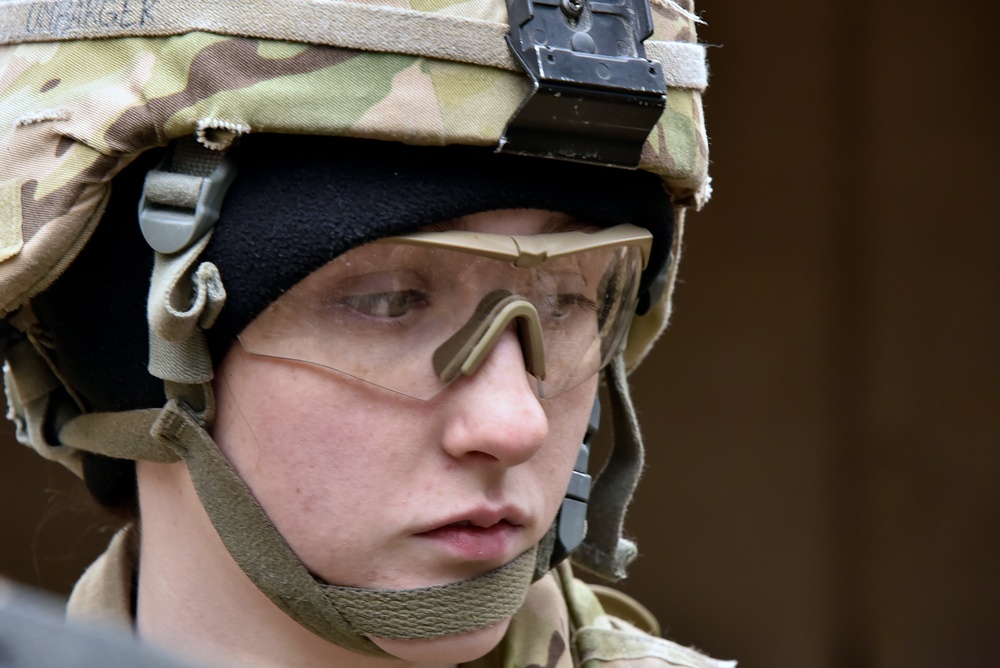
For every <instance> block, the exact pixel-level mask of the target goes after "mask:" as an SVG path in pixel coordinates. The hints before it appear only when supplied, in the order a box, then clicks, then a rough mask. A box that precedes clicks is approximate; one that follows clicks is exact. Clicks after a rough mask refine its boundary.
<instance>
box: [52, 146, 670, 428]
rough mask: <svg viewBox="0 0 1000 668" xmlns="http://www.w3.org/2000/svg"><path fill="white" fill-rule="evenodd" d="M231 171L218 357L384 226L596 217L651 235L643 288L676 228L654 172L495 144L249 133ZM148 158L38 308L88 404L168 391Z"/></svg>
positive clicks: (121, 180) (213, 251) (210, 251)
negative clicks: (155, 373)
mask: <svg viewBox="0 0 1000 668" xmlns="http://www.w3.org/2000/svg"><path fill="white" fill-rule="evenodd" d="M234 157H235V159H236V162H237V169H238V172H237V177H236V180H235V181H234V182H233V185H232V186H231V187H230V189H229V192H228V193H227V194H226V198H225V201H224V204H223V207H222V212H221V215H220V219H219V222H218V223H217V224H216V226H215V231H214V233H213V236H212V239H211V241H210V242H209V244H208V246H207V248H206V249H205V251H204V253H203V254H202V256H201V260H202V261H210V262H213V263H215V265H216V266H217V267H218V268H219V272H220V274H221V277H222V282H223V284H224V285H225V288H226V293H227V298H226V303H225V306H224V308H223V309H222V313H221V314H220V316H219V318H218V320H217V321H216V324H215V325H214V326H213V327H212V329H211V330H209V331H208V340H209V347H210V352H211V354H212V358H213V360H214V361H215V362H216V363H218V362H219V361H221V359H222V357H223V356H224V355H225V353H226V351H227V350H228V349H229V346H230V345H231V344H232V342H233V341H234V340H235V338H236V336H237V335H238V334H239V332H240V331H242V330H243V328H244V327H246V326H247V325H248V324H249V323H250V321H251V320H253V319H254V318H255V317H256V316H257V315H258V314H259V313H260V312H261V311H263V310H264V308H265V307H266V306H267V305H268V304H270V303H271V302H273V301H274V300H275V299H277V298H278V297H279V296H280V295H281V294H282V293H283V292H284V291H285V290H287V289H289V288H290V287H292V286H293V285H295V284H296V283H297V282H298V281H300V280H302V279H303V278H305V277H306V276H307V275H309V274H310V273H311V272H312V271H314V270H316V269H318V268H319V267H321V266H323V265H324V264H325V263H326V262H328V261H330V260H331V259H333V258H334V257H336V256H338V255H340V254H341V253H343V252H345V251H347V250H349V249H351V248H353V247H355V246H358V245H361V244H363V243H366V242H368V241H372V240H375V239H378V238H381V237H385V236H391V235H395V234H403V233H406V232H411V231H414V230H416V229H418V228H420V227H423V226H426V225H430V224H433V223H439V222H443V221H447V220H451V219H454V218H458V217H461V216H464V215H470V214H473V213H478V212H483V211H491V210H498V209H518V208H532V209H546V210H552V211H559V212H563V213H566V214H569V215H570V216H573V217H574V218H576V219H578V220H579V221H581V222H583V223H588V224H593V225H598V226H601V227H606V226H610V225H615V224H619V223H632V224H635V225H639V226H641V227H644V228H646V229H648V230H650V231H651V232H652V233H653V237H654V245H653V251H652V255H651V258H650V264H649V268H648V269H647V271H646V274H645V275H644V278H643V287H645V286H648V284H649V283H650V281H651V280H652V278H653V277H655V275H656V273H657V272H658V271H659V270H660V268H661V267H662V266H663V265H664V264H665V262H666V259H667V255H668V253H669V250H670V249H669V245H670V241H671V238H672V236H673V216H672V207H671V203H670V200H669V196H668V195H667V194H666V193H665V192H664V190H663V187H662V185H661V183H660V180H659V178H658V177H656V176H655V175H653V174H650V173H647V172H639V171H628V170H620V169H614V168H607V167H597V166H592V165H583V164H576V163H568V162H562V161H555V160H545V159H538V158H527V157H522V156H512V155H506V154H497V153H495V152H494V151H493V149H491V148H485V147H468V146H449V147H417V146H406V145H402V144H397V143H392V142H381V141H375V140H364V139H348V138H331V137H312V136H300V135H250V136H247V137H244V138H243V139H242V141H241V143H240V144H239V146H238V147H236V149H235V150H234ZM151 160H152V158H149V159H144V160H141V161H139V162H137V163H135V166H132V167H130V168H129V169H128V170H126V172H124V173H123V174H122V175H120V176H119V177H118V178H117V179H116V180H115V183H114V190H113V195H112V200H111V202H110V204H109V207H108V211H107V213H106V214H105V217H104V219H103V220H102V222H101V225H100V226H99V227H98V230H97V231H96V232H95V234H94V237H93V239H92V240H91V242H90V243H88V245H87V246H86V247H85V248H84V250H83V251H82V253H81V255H80V257H79V258H78V259H77V261H76V262H74V263H73V264H72V265H71V266H70V267H69V269H68V270H67V271H66V272H65V273H64V274H63V276H62V277H60V279H59V280H58V281H57V282H56V283H55V284H54V285H53V286H52V287H51V288H50V289H49V290H48V291H47V292H46V293H45V294H44V295H41V296H39V297H38V298H36V300H35V303H36V312H37V313H38V314H39V317H40V319H41V320H42V322H43V323H44V324H45V325H46V327H47V328H48V329H49V330H50V333H51V334H52V336H53V338H54V343H55V345H56V351H57V356H58V361H59V365H60V368H61V369H62V371H63V373H64V374H65V375H66V376H67V379H68V380H69V381H70V382H71V383H72V384H73V385H74V387H75V388H76V389H77V390H78V391H79V393H80V394H81V395H82V396H83V397H84V398H85V399H86V400H87V402H88V403H89V404H90V408H91V409H93V410H105V411H106V410H128V409H134V408H148V407H158V406H161V405H162V404H163V403H164V396H163V388H162V382H161V381H159V380H158V379H155V378H153V377H151V376H150V375H149V374H148V373H147V372H146V363H147V356H148V343H147V329H146V295H147V291H148V286H149V276H150V272H151V268H152V263H153V254H152V251H151V250H150V249H149V248H148V246H146V244H145V241H144V240H143V239H142V237H141V234H140V233H139V226H138V222H137V219H136V213H135V211H136V208H135V207H136V205H137V202H138V196H139V191H140V189H141V184H142V179H143V178H144V176H145V172H146V171H147V170H148V169H149V167H150V166H151V164H153V163H152V162H151Z"/></svg>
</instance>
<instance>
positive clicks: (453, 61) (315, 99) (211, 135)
mask: <svg viewBox="0 0 1000 668" xmlns="http://www.w3.org/2000/svg"><path fill="white" fill-rule="evenodd" d="M264 17H266V20H265V18H264ZM698 22H699V21H698V19H697V17H696V15H694V14H693V6H692V3H690V2H674V1H672V0H653V1H652V2H651V3H650V4H647V3H646V2H644V1H643V0H620V1H619V2H616V3H603V2H602V3H599V2H593V1H590V0H581V1H577V0H559V1H558V2H557V1H555V0H552V1H548V0H546V1H545V2H541V1H538V0H536V1H535V2H532V1H531V0H508V2H507V4H506V6H505V5H503V4H502V3H498V2H496V1H495V0H473V1H470V2H454V3H451V2H445V3H441V2H425V1H423V0H421V1H419V2H418V1H417V0H410V1H409V2H385V3H384V4H379V3H367V2H366V3H355V2H342V1H329V0H294V1H293V0H254V1H251V2H243V1H241V2H233V1H230V0H223V1H220V2H213V3H189V2H183V1H181V0H155V1H154V0H141V1H140V2H135V1H133V0H125V1H122V2H116V1H114V0H112V1H110V2H100V3H95V2H89V1H84V0H76V1H73V2H65V1H61V0H13V1H8V2H5V3H3V6H2V8H0V316H3V317H4V321H3V323H2V330H0V345H2V352H3V355H4V357H5V360H6V361H5V365H4V379H5V388H6V391H7V397H8V403H9V406H10V416H11V418H12V419H13V420H14V422H15V425H16V427H17V436H18V439H19V440H21V441H22V442H24V443H25V444H27V445H30V446H31V447H33V448H34V449H36V450H37V451H38V452H39V453H41V454H42V455H44V456H46V457H47V458H50V459H54V460H57V461H60V462H61V463H63V464H65V465H66V466H68V467H69V468H71V469H72V470H74V471H75V472H77V473H78V474H80V473H82V465H81V462H82V453H83V452H95V453H98V454H102V455H108V456H112V457H118V458H124V459H133V460H135V459H145V460H152V461H178V460H181V459H183V460H184V461H185V462H186V463H187V466H188V468H189V470H190V471H191V473H192V478H193V479H194V481H195V485H196V487H197V488H198V489H199V494H201V495H202V499H203V502H204V504H205V506H206V509H207V510H208V512H209V515H210V517H211V518H212V521H213V523H214V524H215V526H216V529H217V530H218V531H219V533H220V536H222V538H223V541H224V542H225V543H226V545H227V548H228V549H229V550H230V552H231V554H232V555H233V557H234V558H235V559H236V561H237V562H238V563H239V564H240V566H241V568H243V569H244V571H245V572H246V573H247V574H248V575H249V576H250V578H251V580H253V581H254V583H255V584H256V585H257V586H258V587H259V588H260V589H261V590H262V591H264V592H265V593H266V594H267V595H268V596H269V597H270V598H271V599H272V600H273V601H274V602H275V603H276V604H277V605H278V606H279V607H281V608H282V609H283V610H285V612H286V613H288V614H289V615H290V616H292V617H293V618H294V619H296V620H297V621H299V622H300V623H302V624H303V625H304V626H306V627H307V628H309V629H311V630H312V631H314V632H315V633H317V634H319V635H321V636H322V637H324V638H327V639H329V640H331V641H332V642H336V643H338V644H340V645H342V646H345V647H348V648H350V649H354V650H355V651H359V652H363V653H370V654H375V655H379V654H382V653H383V652H382V650H380V649H379V648H378V647H376V646H375V645H374V644H373V643H372V642H371V641H370V640H368V639H367V637H366V636H367V635H370V634H373V635H381V636H385V637H410V638H415V637H439V636H442V635H448V634H450V633H456V632H461V631H465V630H470V629H472V628H481V627H482V626H485V625H488V624H490V623H492V622H493V621H495V620H496V619H498V618H499V617H502V616H504V615H507V614H510V613H511V612H512V611H513V610H515V609H516V608H517V607H518V606H519V605H520V601H521V600H522V599H523V595H524V591H525V588H526V586H527V584H528V583H530V581H531V580H532V578H533V577H537V576H538V575H539V574H540V573H542V572H544V571H545V570H546V569H547V568H548V567H549V565H550V564H551V562H552V559H553V557H552V556H551V553H553V552H557V553H558V554H557V555H556V557H555V558H560V557H562V556H565V553H566V552H569V551H571V550H572V549H573V548H574V547H576V545H575V543H579V542H580V536H579V535H576V536H574V535H573V534H574V531H569V532H568V535H567V536H559V535H557V534H559V531H560V528H559V526H554V528H553V530H552V531H551V532H550V534H549V536H547V537H546V540H544V541H543V545H541V546H539V548H538V549H537V550H535V551H534V552H533V553H532V554H530V555H525V557H524V558H523V559H518V560H516V561H515V562H512V563H511V564H509V565H508V566H506V567H504V568H502V569H499V570H498V571H497V572H491V573H488V574H486V575H485V576H481V577H480V578H475V579H473V580H469V581H463V582H461V583H457V584H458V585H459V586H452V587H449V588H448V589H446V590H443V589H442V588H428V589H426V590H412V591H404V592H378V591H371V590H360V589H351V588H344V587H331V586H328V585H323V584H320V583H317V582H316V581H315V580H314V579H313V578H312V577H311V576H310V575H309V574H308V573H307V572H306V570H305V569H304V568H303V567H302V565H301V563H299V562H298V561H297V560H296V559H295V557H294V555H293V554H292V553H291V551H290V549H289V548H288V546H287V545H286V544H285V543H284V541H283V539H282V538H281V536H280V534H278V532H277V530H276V529H274V527H273V525H271V524H270V522H269V520H268V519H267V517H266V515H265V514H264V513H263V511H262V510H261V509H260V508H259V506H258V505H257V504H256V503H255V502H254V501H253V498H252V495H251V494H250V492H249V491H248V490H247V489H246V488H245V486H244V485H242V483H241V481H240V480H239V479H238V477H237V476H236V475H235V473H233V472H232V470H231V469H230V468H229V466H228V464H227V463H226V462H225V460H224V458H223V457H222V456H221V454H219V452H218V449H217V448H216V447H215V445H214V443H213V442H212V440H211V437H210V435H209V434H208V431H207V429H208V428H209V427H210V425H211V421H212V415H213V397H212V391H211V380H212V372H213V368H212V359H211V356H210V354H209V352H208V344H207V342H206V332H211V330H212V327H213V325H214V324H215V323H216V320H217V319H218V318H219V316H220V312H222V311H223V310H224V303H225V301H226V288H225V287H224V284H225V283H226V280H225V276H221V275H220V273H219V271H218V269H217V267H215V266H214V265H213V264H212V263H211V262H208V261H202V260H201V254H202V252H203V251H204V250H205V248H206V247H207V246H208V245H209V244H210V243H211V238H212V232H211V230H212V227H213V224H214V222H215V221H216V219H217V218H218V215H219V210H220V208H221V207H222V203H223V202H224V200H225V195H226V190H227V188H228V187H229V185H230V183H231V182H232V180H233V175H234V171H233V168H232V160H231V156H230V155H228V153H229V152H230V151H231V150H232V147H233V145H234V144H238V142H239V139H240V138H241V137H243V136H244V135H257V134H264V133H271V134H277V135H322V136H334V137H352V138H360V139H375V140H383V141H391V142H402V143H405V144H410V145H424V146H443V145H466V146H473V147H492V148H493V149H495V150H496V151H498V152H500V153H501V154H503V153H511V154H515V155H529V156H535V157H536V158H537V157H541V158H552V159H563V160H570V161H577V162H583V163H592V164H598V165H606V166H615V167H620V168H629V169H639V170H643V171H645V172H649V173H652V174H655V175H656V176H657V177H659V178H660V179H661V181H662V185H663V188H664V190H665V192H666V193H667V194H668V196H669V199H670V202H671V205H672V209H673V216H674V220H673V225H672V226H671V227H670V228H669V229H670V230H671V236H672V238H671V239H669V240H662V239H661V240H660V241H661V243H663V245H664V247H665V248H669V256H668V257H665V258H664V261H663V262H662V263H660V264H661V265H662V266H658V267H655V268H654V269H655V271H653V274H655V275H654V276H651V277H650V278H649V280H646V281H645V286H644V295H643V297H642V299H641V300H640V305H639V309H638V310H637V314H636V316H635V317H634V318H633V322H632V326H631V329H630V331H629V335H628V340H627V345H625V346H624V347H623V350H622V354H620V355H618V356H617V357H616V359H615V361H614V362H613V363H612V364H611V365H610V367H609V368H608V370H607V372H606V374H605V375H606V380H607V382H608V387H609V393H610V397H611V412H612V416H613V421H614V423H615V429H614V430H615V442H616V445H615V449H614V453H613V454H612V456H611V459H610V460H609V462H608V464H607V465H606V466H605V469H604V470H603V472H602V474H601V475H600V476H599V478H598V480H597V481H595V484H594V489H593V492H590V490H589V476H588V475H587V474H586V470H585V469H586V467H585V461H584V462H583V463H581V464H579V465H578V467H577V468H578V471H577V472H575V473H574V481H575V491H573V490H571V491H572V493H571V494H570V495H568V496H567V502H566V504H564V509H563V510H564V514H565V515H567V516H575V517H576V520H575V521H564V522H563V523H562V524H563V525H565V526H575V527H576V529H575V532H576V533H577V534H582V528H583V518H582V515H581V513H582V512H588V513H589V514H588V517H587V519H588V523H589V530H588V533H587V537H586V538H585V539H584V540H583V543H582V545H580V546H579V548H578V549H576V551H575V553H574V559H575V560H576V561H577V562H578V563H580V564H581V565H583V566H584V567H586V568H588V569H590V570H593V571H595V572H597V573H599V574H602V575H604V576H606V577H609V578H612V579H615V578H620V577H622V576H623V575H624V568H625V566H626V564H627V562H628V561H629V560H630V559H631V558H632V557H633V556H634V553H635V548H634V546H633V545H632V544H631V543H630V542H629V541H626V540H624V539H622V538H621V525H622V520H623V517H624V512H625V507H626V505H627V503H628V500H629V499H630V497H631V494H632V490H633V488H634V485H635V482H636V480H637V478H638V474H639V471H640V469H641V467H642V449H641V440H640V438H639V434H638V427H637V424H636V420H635V416H634V413H633V411H632V409H631V403H630V400H629V398H628V391H627V384H626V381H625V374H626V371H627V369H631V368H634V367H635V366H636V365H637V364H638V363H639V362H640V361H641V360H642V358H643V357H644V356H645V354H646V353H647V352H648V350H649V348H650V346H651V345H652V344H653V342H654V341H655V339H656V338H657V337H658V336H659V334H660V333H661V332H662V330H663V328H664V327H665V325H666V322H667V319H668V317H669V311H670V296H671V292H672V288H673V283H674V276H675V272H676V267H677V262H678V259H679V254H680V240H681V235H682V233H683V220H684V214H685V212H686V210H687V209H689V208H698V207H700V206H701V205H702V204H703V203H704V202H705V201H706V200H707V199H708V197H709V196H710V181H709V178H708V175H707V165H708V158H707V139H706V136H705V130H704V122H703V117H702V109H701V92H702V91H703V90H704V88H705V86H706V83H707V72H706V66H705V56H704V49H703V47H702V46H701V45H699V44H698V43H697V40H696V32H695V27H696V24H697V23H698ZM162 147H169V148H168V149H167V152H166V154H165V157H163V159H162V160H161V162H160V163H159V165H158V166H157V167H155V168H154V169H152V170H150V172H149V175H148V176H147V177H146V180H145V185H144V187H143V197H144V199H143V203H142V205H141V212H142V213H141V215H140V218H141V219H142V226H143V233H144V234H145V237H146V239H147V240H148V241H149V243H150V245H151V246H152V247H153V248H154V249H155V251H156V254H155V268H154V270H153V277H152V280H151V286H150V290H149V304H148V312H147V313H148V328H149V332H148V334H149V373H150V374H152V375H153V376H155V377H156V378H157V379H159V380H160V381H162V382H163V387H164V394H165V396H166V398H167V402H166V405H165V406H163V407H156V408H142V409H136V410H129V411H115V412H93V411H88V410H87V406H86V402H85V401H83V400H82V399H81V398H80V397H79V396H76V393H75V391H74V387H73V384H72V382H69V381H68V380H67V378H66V377H65V374H63V373H61V371H60V365H59V361H58V356H57V354H53V350H52V348H51V346H49V345H47V342H46V341H45V337H44V332H39V331H37V330H35V329H33V328H32V322H31V314H30V306H31V301H32V299H34V298H36V297H38V296H39V295H42V294H44V293H45V291H46V290H47V289H48V288H49V287H50V286H51V285H52V284H53V282H55V281H56V280H57V279H58V277H59V276H60V275H62V274H63V273H64V272H65V271H66V269H67V268H68V267H69V266H70V265H72V264H73V263H74V260H75V259H76V258H77V257H78V256H79V255H80V253H81V250H82V249H84V247H85V246H86V245H87V242H88V240H89V239H91V238H92V236H93V235H94V234H95V230H96V229H97V227H98V225H99V224H102V225H104V226H108V225H114V224H120V221H109V220H108V219H107V217H106V216H105V215H104V214H105V210H106V207H107V206H108V202H109V199H110V192H111V188H112V185H113V182H115V181H116V177H117V176H118V175H119V174H121V173H123V172H124V171H126V170H127V169H128V167H129V165H130V164H133V163H135V162H136V161H137V160H139V159H141V157H142V156H144V155H146V154H148V153H149V152H150V151H155V150H158V149H161V148H162ZM132 222H133V223H134V221H132ZM95 299H99V296H95ZM588 496H589V501H590V505H589V511H588V510H586V509H587V505H586V502H587V500H588ZM236 527H243V528H244V531H245V528H246V527H252V531H253V534H254V536H255V540H256V542H257V544H256V546H255V549H254V555H252V556H250V555H248V551H249V550H248V548H247V546H246V545H244V544H243V539H242V538H241V535H242V533H243V532H241V531H238V530H236V529H235V528H236ZM262 544H263V545H264V546H265V547H264V548H261V545H262ZM261 554H263V555H264V556H263V557H261ZM275 573H277V574H278V575H277V576H275ZM486 598H489V599H493V600H496V601H497V605H496V606H495V607H493V608H490V609H486V610H484V609H483V606H481V605H479V602H481V601H482V600H485V599H486ZM411 601H419V602H422V603H426V604H429V605H432V606H437V607H438V608H442V609H443V608H447V609H451V610H459V611H461V612H460V613H459V617H461V616H462V615H463V614H464V615H465V619H459V620H458V621H457V622H454V623H452V624H451V625H444V626H442V625H432V627H429V628H413V627H412V625H407V623H406V622H404V621H400V620H398V619H395V618H393V617H392V611H393V609H394V608H398V607H399V606H400V604H405V603H408V602H411ZM428 602H429V603H428ZM435 609H437V608H435ZM372 610H375V611H377V614H376V615H375V617H379V615H380V614H381V615H383V616H384V617H385V618H387V619H389V620H390V621H389V622H386V623H388V624H395V623H398V624H400V626H399V627H398V628H397V627H393V628H388V627H387V626H386V625H385V624H384V623H383V622H382V621H379V620H375V621H374V622H372V621H371V616H372V615H371V614H370V611H372ZM473 613H475V614H473Z"/></svg>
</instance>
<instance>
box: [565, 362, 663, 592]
mask: <svg viewBox="0 0 1000 668" xmlns="http://www.w3.org/2000/svg"><path fill="white" fill-rule="evenodd" d="M605 378H606V379H607V384H608V399H609V400H610V404H611V418H612V426H613V428H614V447H613V448H612V450H611V455H610V456H609V457H608V461H607V462H606V463H605V465H604V468H603V469H601V472H600V473H599V474H598V475H597V478H596V479H595V481H594V486H593V489H592V490H591V493H590V503H589V504H588V508H589V511H588V514H587V536H586V538H584V539H583V543H582V544H581V545H580V547H579V548H578V549H577V550H576V552H574V553H573V562H574V563H576V564H577V565H579V566H580V567H582V568H584V569H586V570H588V571H590V572H592V573H594V574H596V575H599V576H601V577H602V578H604V579H606V580H611V581H617V580H621V579H622V578H624V577H625V576H626V568H627V567H628V565H629V564H630V563H631V562H632V560H633V559H635V557H636V555H637V554H638V551H637V549H636V546H635V543H634V542H632V541H630V540H627V539H625V538H623V537H622V529H623V526H624V524H625V512H626V510H627V509H628V505H629V502H630V501H631V500H632V494H633V493H634V492H635V487H636V485H637V484H638V483H639V476H640V475H642V467H643V462H644V459H645V451H644V449H643V444H642V435H641V433H640V431H639V421H638V419H637V418H636V415H635V407H634V406H633V405H632V397H631V396H630V394H629V389H628V379H627V377H626V372H625V360H624V359H623V357H622V355H621V353H619V354H617V355H615V357H614V359H613V360H612V362H611V365H610V366H609V367H608V369H607V371H606V372H605Z"/></svg>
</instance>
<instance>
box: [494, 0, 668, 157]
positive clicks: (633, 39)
mask: <svg viewBox="0 0 1000 668" xmlns="http://www.w3.org/2000/svg"><path fill="white" fill-rule="evenodd" d="M507 14H508V20H509V22H510V34H509V35H508V36H507V43H508V44H509V46H510V48H511V50H512V51H513V53H514V56H515V57H516V58H517V60H518V61H519V62H520V63H521V66H522V67H523V68H524V70H525V71H526V72H527V73H528V76H529V77H531V82H532V90H531V93H530V94H529V95H528V97H527V99H525V101H524V102H523V103H522V105H521V108H520V109H518V111H517V113H516V114H515V115H514V117H513V118H512V119H511V120H510V122H509V124H508V125H507V129H506V131H505V132H504V136H503V137H502V138H501V139H500V146H499V148H498V150H499V151H503V152H510V153H522V154H525V155H534V156H542V157H551V158H565V159H568V160H577V161H582V162H592V163H598V164H603V165H610V166H618V167H631V168H634V167H636V166H638V164H639V159H640V158H641V156H642V146H643V144H644V143H645V141H646V137H647V136H648V135H649V133H650V131H651V130H652V129H653V126H654V125H655V124H656V121H657V120H658V119H659V118H660V114H661V113H662V112H663V108H664V106H665V105H666V95H667V85H666V82H665V78H664V73H663V67H662V66H661V64H660V63H658V62H657V61H655V60H650V59H647V58H646V51H645V48H644V47H643V40H645V39H646V38H647V37H649V36H650V35H651V34H652V32H653V19H652V14H651V12H650V9H649V0H617V1H611V2H598V1H595V0H507Z"/></svg>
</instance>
